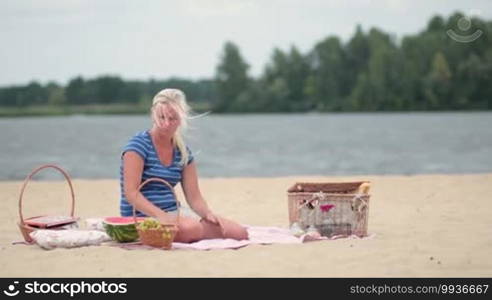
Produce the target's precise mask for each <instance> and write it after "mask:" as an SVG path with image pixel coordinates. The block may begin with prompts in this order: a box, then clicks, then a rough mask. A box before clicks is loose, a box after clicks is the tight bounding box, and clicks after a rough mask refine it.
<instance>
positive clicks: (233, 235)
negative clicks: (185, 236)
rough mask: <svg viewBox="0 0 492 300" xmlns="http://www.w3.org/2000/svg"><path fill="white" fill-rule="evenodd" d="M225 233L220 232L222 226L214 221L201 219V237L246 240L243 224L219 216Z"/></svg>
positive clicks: (246, 235)
mask: <svg viewBox="0 0 492 300" xmlns="http://www.w3.org/2000/svg"><path fill="white" fill-rule="evenodd" d="M220 220H221V222H222V225H223V227H224V228H223V229H224V231H225V234H222V228H221V227H220V226H219V225H217V224H214V223H211V222H209V221H206V220H203V219H202V220H201V221H200V223H201V224H202V226H203V239H217V238H225V239H235V240H247V239H248V231H247V230H246V228H244V227H243V226H241V225H239V224H238V223H236V222H234V221H231V220H228V219H224V218H220Z"/></svg>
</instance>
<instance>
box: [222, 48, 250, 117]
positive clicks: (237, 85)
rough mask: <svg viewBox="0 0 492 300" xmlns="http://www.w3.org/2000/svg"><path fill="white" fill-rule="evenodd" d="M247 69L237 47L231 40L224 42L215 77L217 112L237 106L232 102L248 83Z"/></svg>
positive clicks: (244, 89)
mask: <svg viewBox="0 0 492 300" xmlns="http://www.w3.org/2000/svg"><path fill="white" fill-rule="evenodd" d="M248 69H249V65H248V64H247V63H246V61H245V60H244V59H243V58H242V56H241V53H240V51H239V48H238V47H237V46H236V45H235V44H233V43H232V42H226V43H225V45H224V50H223V54H222V57H221V62H220V64H219V66H218V67H217V72H216V77H215V82H216V88H217V99H216V102H215V110H216V111H217V112H225V111H231V110H232V109H231V107H233V106H234V107H237V105H235V104H234V102H236V101H237V99H238V97H239V95H240V94H241V93H242V92H244V91H246V90H247V89H248V88H249V85H250V79H249V77H248ZM236 109H237V108H236Z"/></svg>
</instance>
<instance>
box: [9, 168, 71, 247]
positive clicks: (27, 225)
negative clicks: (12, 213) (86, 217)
mask: <svg viewBox="0 0 492 300" xmlns="http://www.w3.org/2000/svg"><path fill="white" fill-rule="evenodd" d="M46 168H53V169H56V170H58V171H60V173H62V174H63V176H64V177H65V179H66V180H67V183H68V186H69V187H70V197H71V200H72V201H71V207H70V215H69V216H37V217H32V218H28V219H25V218H24V215H23V213H22V200H23V196H24V191H25V189H26V187H27V184H28V183H29V181H30V180H31V179H32V177H33V176H34V175H35V174H36V173H37V172H39V171H41V170H43V169H46ZM74 207H75V195H74V192H73V186H72V181H71V180H70V176H69V175H68V174H67V173H66V172H65V171H64V170H63V169H62V168H60V167H58V166H56V165H42V166H40V167H38V168H36V169H34V170H33V171H32V172H31V173H30V174H29V175H28V176H27V177H26V179H25V180H24V183H23V185H22V188H21V191H20V195H19V217H20V220H19V222H18V223H17V225H18V226H19V229H20V231H21V233H22V236H23V237H24V240H25V241H26V242H28V243H33V242H34V241H33V239H32V238H31V236H30V235H29V234H30V233H31V232H33V231H35V230H38V229H40V228H43V229H52V230H61V229H65V228H64V227H62V225H67V224H70V223H75V222H76V221H77V218H75V217H74ZM36 219H37V220H42V219H43V220H49V219H52V221H53V222H52V224H57V225H52V226H51V225H49V224H42V223H40V225H38V226H33V225H32V224H33V223H34V221H35V220H36ZM56 221H58V222H56ZM48 226H49V227H48Z"/></svg>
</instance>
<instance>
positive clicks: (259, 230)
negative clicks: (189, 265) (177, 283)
mask: <svg viewBox="0 0 492 300" xmlns="http://www.w3.org/2000/svg"><path fill="white" fill-rule="evenodd" d="M246 228H247V230H248V234H249V239H248V240H240V241H238V240H234V239H208V240H201V241H198V242H195V243H176V242H175V243H173V248H172V249H173V250H175V249H176V250H178V249H185V250H186V249H188V250H212V249H239V248H242V247H245V246H248V245H254V244H262V245H266V244H302V243H306V242H312V241H323V240H335V239H339V238H350V239H367V238H371V237H372V236H368V237H364V238H359V237H358V236H356V235H351V236H348V237H347V236H333V237H331V238H327V237H313V236H311V235H307V234H305V235H302V236H300V237H296V236H294V235H292V234H291V233H290V230H289V229H288V228H280V227H264V226H246ZM105 244H106V245H108V246H114V247H120V248H123V249H127V250H134V249H148V250H152V249H157V248H153V247H150V246H146V245H143V244H141V243H140V242H135V243H124V244H122V243H116V242H110V243H105Z"/></svg>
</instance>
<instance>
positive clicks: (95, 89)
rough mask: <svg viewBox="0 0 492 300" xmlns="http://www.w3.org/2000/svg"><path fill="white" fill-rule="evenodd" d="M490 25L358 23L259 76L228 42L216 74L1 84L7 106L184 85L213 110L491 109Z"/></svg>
mask: <svg viewBox="0 0 492 300" xmlns="http://www.w3.org/2000/svg"><path fill="white" fill-rule="evenodd" d="M460 22H461V26H460V28H458V24H460ZM463 22H464V23H463ZM466 22H468V25H467V24H466ZM465 25H467V26H465ZM467 27H468V28H467ZM465 29H466V30H465ZM448 30H453V31H455V32H456V33H459V34H460V35H462V36H472V34H474V33H475V32H477V31H480V32H482V34H481V35H480V36H479V37H478V38H477V39H476V40H474V41H470V42H458V41H456V40H455V39H453V38H451V37H450V35H449V34H448V33H447V32H448ZM491 32H492V22H491V21H484V20H482V19H480V18H472V19H467V18H464V15H463V14H461V13H455V14H453V15H451V16H449V17H448V18H447V19H445V18H443V17H441V16H434V17H432V18H431V19H430V20H429V22H428V24H427V26H426V27H425V29H424V30H422V31H421V32H419V33H417V34H414V35H408V36H404V37H402V38H401V39H397V37H395V36H394V35H391V34H389V33H386V32H384V31H382V30H380V29H377V28H371V29H370V30H368V31H364V30H363V29H362V28H361V27H360V26H358V27H357V29H356V31H355V33H354V34H353V36H352V37H351V38H350V39H348V40H347V41H346V42H343V41H342V40H340V38H338V37H336V36H328V37H326V38H325V39H323V40H321V41H319V42H317V43H316V44H315V45H314V46H313V48H312V49H310V50H309V51H307V52H306V53H302V52H301V51H299V49H298V48H297V47H296V46H295V45H293V46H291V48H290V49H288V50H282V49H278V48H275V49H273V51H272V54H271V58H270V60H269V62H268V63H267V65H266V66H265V67H264V69H263V72H262V74H261V75H260V76H258V78H253V77H252V76H250V74H249V69H250V66H249V64H248V62H247V61H246V60H245V59H244V58H243V57H242V55H241V52H240V49H239V47H238V46H237V45H235V44H234V43H233V42H226V43H225V45H224V48H223V51H222V54H221V57H220V61H219V64H218V66H217V68H216V74H215V76H214V78H211V79H203V80H196V81H193V80H187V79H182V78H170V79H168V80H148V81H137V80H135V81H125V80H123V79H121V78H120V77H118V76H100V77H97V78H95V79H84V78H82V77H76V78H73V79H72V80H70V81H69V82H68V84H67V85H66V86H61V85H58V84H56V83H48V84H46V85H41V84H39V83H37V82H31V83H30V84H28V85H25V86H10V87H3V88H0V104H1V105H2V106H15V107H27V106H31V105H45V104H49V105H86V104H116V103H128V104H139V103H142V104H145V105H146V104H147V103H149V101H150V99H151V98H152V96H153V95H154V94H155V93H157V92H158V91H159V90H161V89H162V88H165V87H174V88H180V89H182V90H184V91H185V93H186V94H187V96H188V98H189V100H190V102H191V104H192V105H193V104H194V103H198V102H202V103H208V104H209V107H211V110H212V111H214V112H307V111H320V112H323V111H411V110H412V111H414V110H488V109H491V108H492V85H491V84H490V83H491V82H492V37H491V36H490V33H491Z"/></svg>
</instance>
